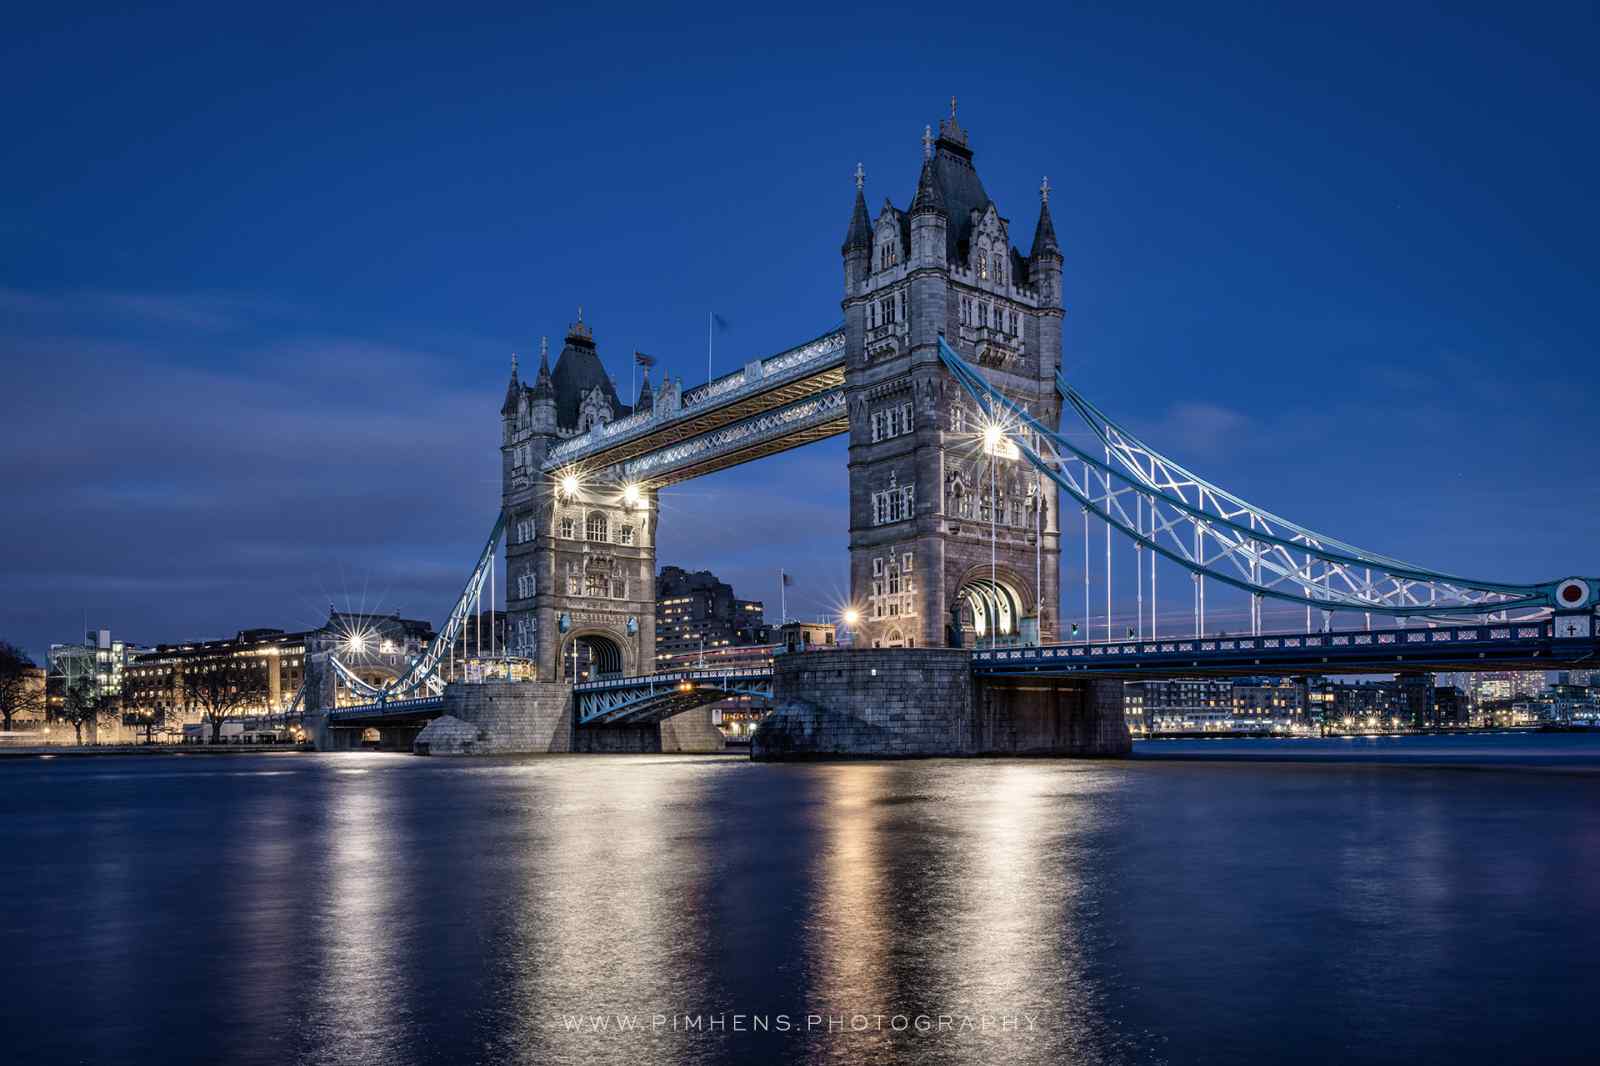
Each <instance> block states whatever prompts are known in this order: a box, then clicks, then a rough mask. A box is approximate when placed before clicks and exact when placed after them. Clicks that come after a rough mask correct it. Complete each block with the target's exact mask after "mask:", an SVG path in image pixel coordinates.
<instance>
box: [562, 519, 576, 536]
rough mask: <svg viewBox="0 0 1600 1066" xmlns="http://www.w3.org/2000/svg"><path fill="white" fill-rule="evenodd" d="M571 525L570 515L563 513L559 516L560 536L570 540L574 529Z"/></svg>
mask: <svg viewBox="0 0 1600 1066" xmlns="http://www.w3.org/2000/svg"><path fill="white" fill-rule="evenodd" d="M572 525H573V523H572V516H571V515H569V514H564V515H562V516H561V538H562V539H563V540H571V539H572V538H573V535H574V530H573V528H572Z"/></svg>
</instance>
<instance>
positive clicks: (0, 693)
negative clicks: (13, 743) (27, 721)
mask: <svg viewBox="0 0 1600 1066" xmlns="http://www.w3.org/2000/svg"><path fill="white" fill-rule="evenodd" d="M36 669H38V667H36V666H34V665H33V660H32V659H30V658H28V655H27V653H26V652H24V651H23V650H22V649H21V648H19V647H17V646H16V645H15V644H7V643H6V642H5V641H0V718H3V719H4V721H5V730H6V732H7V733H9V732H11V720H12V719H13V718H15V717H16V716H17V715H19V714H29V713H33V712H35V711H39V710H41V709H43V707H44V686H43V685H41V684H36V683H35V681H34V673H33V672H34V671H35V670H36Z"/></svg>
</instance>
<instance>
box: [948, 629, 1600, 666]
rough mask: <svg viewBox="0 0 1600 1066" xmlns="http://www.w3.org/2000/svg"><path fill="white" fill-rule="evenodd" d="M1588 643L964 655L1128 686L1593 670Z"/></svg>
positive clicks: (1411, 633)
mask: <svg viewBox="0 0 1600 1066" xmlns="http://www.w3.org/2000/svg"><path fill="white" fill-rule="evenodd" d="M1597 652H1600V645H1597V642H1596V641H1595V639H1593V638H1591V637H1580V638H1577V639H1560V638H1557V637H1556V636H1555V635H1554V634H1553V625H1552V623H1551V622H1550V621H1549V620H1546V621H1542V622H1490V623H1484V624H1478V625H1459V626H1437V627H1431V628H1419V627H1417V626H1412V627H1409V628H1405V629H1377V630H1372V631H1370V632H1331V633H1268V634H1263V635H1261V636H1253V637H1249V636H1246V637H1221V636H1218V637H1200V638H1194V637H1182V638H1163V639H1160V640H1136V639H1130V640H1112V641H1100V642H1088V643H1079V644H1045V645H1040V646H1038V647H1027V648H992V649H979V650H977V651H974V652H973V655H972V669H973V673H975V674H978V675H980V676H996V677H999V676H1004V675H1007V674H1045V675H1055V676H1071V677H1077V676H1087V677H1104V678H1119V677H1120V678H1123V679H1127V680H1136V679H1138V678H1141V677H1216V676H1231V677H1237V676H1257V675H1266V676H1273V675H1302V674H1392V673H1401V672H1408V671H1414V670H1554V669H1559V668H1561V667H1566V666H1578V665H1580V664H1588V663H1595V662H1596V660H1597V659H1600V655H1597Z"/></svg>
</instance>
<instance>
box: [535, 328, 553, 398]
mask: <svg viewBox="0 0 1600 1066" xmlns="http://www.w3.org/2000/svg"><path fill="white" fill-rule="evenodd" d="M533 391H534V392H535V393H538V394H541V395H542V394H545V393H549V394H551V395H554V394H555V389H554V388H553V387H552V386H551V384H550V338H549V337H540V338H539V376H538V377H537V378H535V379H534V383H533Z"/></svg>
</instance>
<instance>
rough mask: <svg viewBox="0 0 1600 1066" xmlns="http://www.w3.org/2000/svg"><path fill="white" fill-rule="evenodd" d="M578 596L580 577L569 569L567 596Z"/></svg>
mask: <svg viewBox="0 0 1600 1066" xmlns="http://www.w3.org/2000/svg"><path fill="white" fill-rule="evenodd" d="M577 594H578V575H577V574H574V573H573V572H572V571H571V570H570V569H568V571H567V595H568V596H576V595H577Z"/></svg>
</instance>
